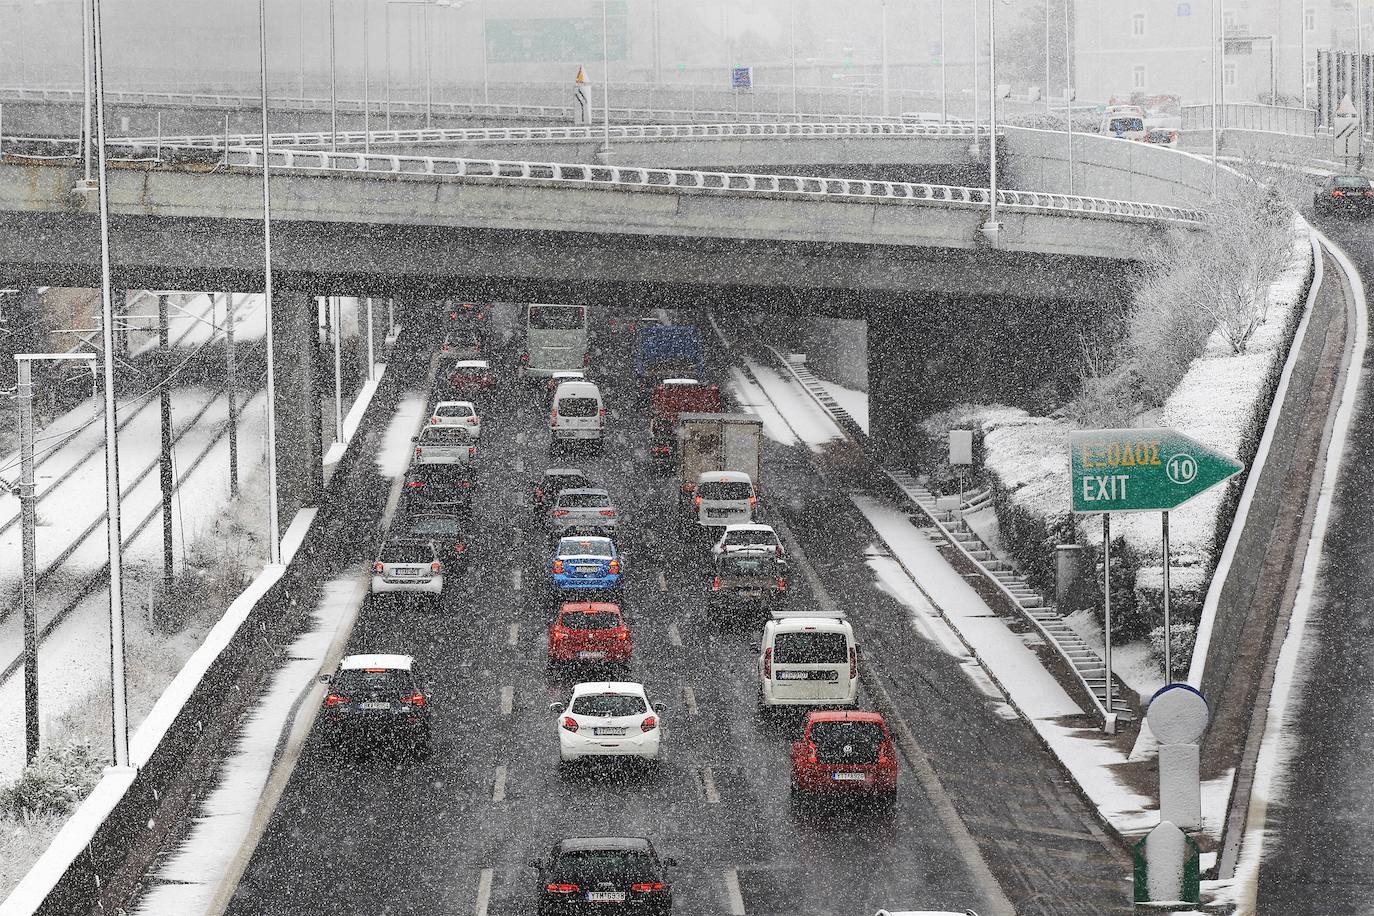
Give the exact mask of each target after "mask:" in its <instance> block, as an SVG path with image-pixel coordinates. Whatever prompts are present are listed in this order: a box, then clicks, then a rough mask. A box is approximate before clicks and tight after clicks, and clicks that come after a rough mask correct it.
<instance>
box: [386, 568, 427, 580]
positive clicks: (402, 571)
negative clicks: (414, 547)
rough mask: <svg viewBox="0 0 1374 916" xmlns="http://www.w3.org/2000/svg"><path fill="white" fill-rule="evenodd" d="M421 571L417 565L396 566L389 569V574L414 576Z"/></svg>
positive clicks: (405, 576) (403, 576)
mask: <svg viewBox="0 0 1374 916" xmlns="http://www.w3.org/2000/svg"><path fill="white" fill-rule="evenodd" d="M421 572H422V570H421V569H420V568H419V567H418V566H398V567H396V568H395V569H393V570H392V571H391V574H392V575H393V576H400V577H402V578H415V577H417V576H419V575H420V573H421Z"/></svg>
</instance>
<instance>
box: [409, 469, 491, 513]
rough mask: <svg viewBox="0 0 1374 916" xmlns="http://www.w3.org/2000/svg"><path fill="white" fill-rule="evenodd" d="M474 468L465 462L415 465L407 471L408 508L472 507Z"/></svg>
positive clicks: (450, 510) (417, 510)
mask: <svg viewBox="0 0 1374 916" xmlns="http://www.w3.org/2000/svg"><path fill="white" fill-rule="evenodd" d="M473 485H474V481H473V476H472V469H471V468H469V467H467V466H465V465H453V464H429V465H425V464H413V465H411V466H410V470H409V471H407V472H406V485H405V490H404V491H403V492H404V494H405V501H404V511H405V512H406V514H420V513H425V512H439V513H453V512H459V513H462V512H467V511H468V510H469V509H470V508H471V506H472V490H473Z"/></svg>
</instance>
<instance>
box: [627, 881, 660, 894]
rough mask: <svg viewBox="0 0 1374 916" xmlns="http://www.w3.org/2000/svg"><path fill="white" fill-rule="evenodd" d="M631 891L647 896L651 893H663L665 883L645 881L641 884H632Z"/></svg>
mask: <svg viewBox="0 0 1374 916" xmlns="http://www.w3.org/2000/svg"><path fill="white" fill-rule="evenodd" d="M630 890H632V891H634V892H635V893H636V894H647V893H649V892H650V891H661V890H663V882H662V881H643V882H641V883H639V884H631V885H630Z"/></svg>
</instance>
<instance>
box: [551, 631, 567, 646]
mask: <svg viewBox="0 0 1374 916" xmlns="http://www.w3.org/2000/svg"><path fill="white" fill-rule="evenodd" d="M549 638H550V639H552V640H553V641H554V642H558V641H560V640H563V639H567V638H568V633H567V631H566V630H564V629H563V628H562V627H554V628H553V629H552V630H550V631H549Z"/></svg>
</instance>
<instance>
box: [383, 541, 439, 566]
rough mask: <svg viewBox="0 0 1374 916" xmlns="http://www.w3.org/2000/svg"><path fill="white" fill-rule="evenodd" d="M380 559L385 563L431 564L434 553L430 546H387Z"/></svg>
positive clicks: (384, 546)
mask: <svg viewBox="0 0 1374 916" xmlns="http://www.w3.org/2000/svg"><path fill="white" fill-rule="evenodd" d="M378 559H379V560H380V561H381V562H383V563H429V562H431V561H432V560H433V559H434V551H433V549H432V548H431V547H430V546H429V545H428V544H385V545H383V546H382V550H381V553H380V554H378Z"/></svg>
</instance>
